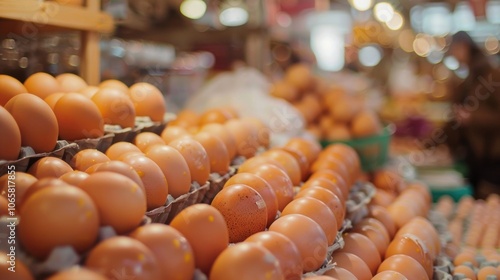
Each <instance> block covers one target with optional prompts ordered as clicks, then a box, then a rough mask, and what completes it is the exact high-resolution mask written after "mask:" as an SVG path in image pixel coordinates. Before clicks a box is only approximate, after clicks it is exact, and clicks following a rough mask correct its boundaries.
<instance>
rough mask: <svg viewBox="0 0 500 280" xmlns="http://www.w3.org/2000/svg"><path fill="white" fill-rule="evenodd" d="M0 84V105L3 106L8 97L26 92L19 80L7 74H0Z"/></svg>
mask: <svg viewBox="0 0 500 280" xmlns="http://www.w3.org/2000/svg"><path fill="white" fill-rule="evenodd" d="M0 84H1V85H2V89H1V90H0V106H4V105H5V103H7V101H9V99H11V98H12V97H14V96H16V95H18V94H20V93H26V92H28V90H27V89H26V88H25V87H24V85H23V84H22V83H21V82H20V81H18V80H17V79H16V78H14V77H11V76H8V75H0Z"/></svg>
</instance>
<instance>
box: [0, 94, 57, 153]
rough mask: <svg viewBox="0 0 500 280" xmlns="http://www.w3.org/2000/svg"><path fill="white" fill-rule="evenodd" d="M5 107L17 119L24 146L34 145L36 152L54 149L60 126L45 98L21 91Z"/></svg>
mask: <svg viewBox="0 0 500 280" xmlns="http://www.w3.org/2000/svg"><path fill="white" fill-rule="evenodd" d="M5 109H6V110H7V111H9V113H10V114H11V115H12V117H13V118H14V119H15V120H16V123H17V125H18V127H19V131H20V132H21V144H22V145H23V146H30V147H32V148H33V150H35V152H36V153H46V152H51V151H52V150H54V148H55V146H56V143H57V136H58V134H59V126H58V124H57V119H56V116H55V115H54V112H52V109H51V108H50V106H49V105H48V104H47V103H45V101H43V99H41V98H39V97H37V96H35V95H33V94H29V93H21V94H18V95H16V96H14V97H12V98H11V99H10V100H9V101H8V102H7V103H6V104H5ZM14 140H15V138H14Z"/></svg>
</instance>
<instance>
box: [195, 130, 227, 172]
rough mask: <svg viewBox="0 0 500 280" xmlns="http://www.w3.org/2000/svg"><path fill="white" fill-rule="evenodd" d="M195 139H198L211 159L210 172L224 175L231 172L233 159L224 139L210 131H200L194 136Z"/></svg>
mask: <svg viewBox="0 0 500 280" xmlns="http://www.w3.org/2000/svg"><path fill="white" fill-rule="evenodd" d="M193 138H194V140H196V141H198V142H199V143H200V144H201V145H202V146H203V148H205V151H206V152H207V156H208V158H209V160H210V172H212V173H218V174H219V175H224V174H226V173H228V172H229V164H230V162H231V159H230V158H229V153H228V152H227V149H226V145H224V142H222V140H221V139H220V138H219V137H217V136H215V135H213V134H210V133H208V132H198V133H197V134H195V135H194V136H193Z"/></svg>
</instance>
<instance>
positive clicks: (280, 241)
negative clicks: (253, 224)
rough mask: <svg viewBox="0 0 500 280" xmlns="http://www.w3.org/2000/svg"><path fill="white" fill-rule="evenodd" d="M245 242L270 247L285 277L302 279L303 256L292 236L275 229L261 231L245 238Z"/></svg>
mask: <svg viewBox="0 0 500 280" xmlns="http://www.w3.org/2000/svg"><path fill="white" fill-rule="evenodd" d="M245 242H251V243H257V244H259V245H261V246H263V247H265V248H266V249H268V250H269V252H271V254H273V255H274V256H275V257H276V258H277V259H278V262H279V265H280V268H281V272H282V274H283V276H284V277H285V279H290V280H292V279H301V277H302V271H303V267H302V258H301V256H300V252H299V249H298V248H297V246H295V244H294V243H293V242H292V241H291V240H290V238H288V237H286V236H285V235H283V234H281V233H278V232H275V231H261V232H258V233H255V234H253V235H252V236H250V237H248V238H247V239H245Z"/></svg>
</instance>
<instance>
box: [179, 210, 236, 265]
mask: <svg viewBox="0 0 500 280" xmlns="http://www.w3.org/2000/svg"><path fill="white" fill-rule="evenodd" d="M170 225H171V226H172V227H174V228H175V229H177V230H178V231H179V232H180V233H181V234H182V235H184V237H186V239H187V240H188V242H189V244H190V245H191V247H192V249H193V252H194V258H195V265H196V267H197V268H199V269H200V270H201V271H203V272H204V273H205V274H208V273H210V269H211V267H212V264H213V262H214V261H215V259H216V258H217V257H218V256H219V254H220V253H221V252H222V251H223V250H224V249H226V248H227V246H228V245H229V231H228V229H227V224H226V221H225V220H224V217H223V216H222V214H221V213H220V212H219V210H217V209H216V208H215V207H213V206H210V205H208V204H194V205H191V206H188V207H186V208H185V209H183V210H182V211H181V212H179V214H177V216H175V217H174V219H173V220H172V222H171V223H170Z"/></svg>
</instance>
